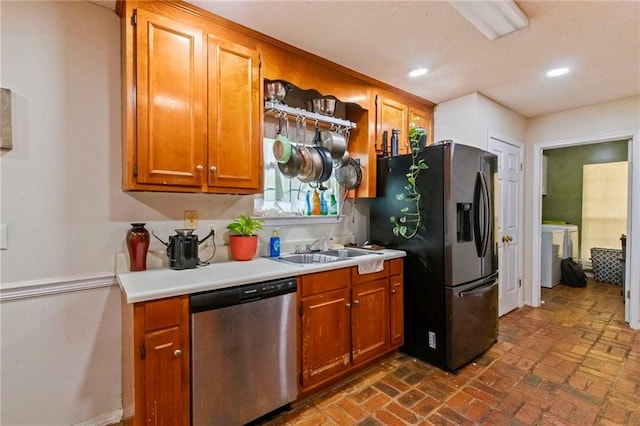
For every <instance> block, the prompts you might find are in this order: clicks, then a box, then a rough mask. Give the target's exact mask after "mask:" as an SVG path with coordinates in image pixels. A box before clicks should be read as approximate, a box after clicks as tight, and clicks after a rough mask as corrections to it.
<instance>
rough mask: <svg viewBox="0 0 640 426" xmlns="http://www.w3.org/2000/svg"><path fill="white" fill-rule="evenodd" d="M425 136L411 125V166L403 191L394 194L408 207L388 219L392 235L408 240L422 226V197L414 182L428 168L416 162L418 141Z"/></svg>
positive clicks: (422, 161) (421, 160) (418, 147)
mask: <svg viewBox="0 0 640 426" xmlns="http://www.w3.org/2000/svg"><path fill="white" fill-rule="evenodd" d="M426 134H427V132H426V131H425V130H424V129H423V128H421V127H417V126H415V125H412V126H411V129H410V130H409V146H410V148H411V166H409V171H408V172H407V173H406V175H405V176H406V177H407V184H406V185H405V186H404V189H405V190H404V191H403V192H401V193H399V194H396V200H399V201H405V202H406V203H407V204H409V205H408V206H405V207H402V208H401V209H400V213H401V214H402V216H399V217H395V216H390V217H389V221H390V222H391V223H392V224H393V234H394V235H395V236H401V237H404V238H406V239H410V238H412V237H413V236H414V235H416V234H417V233H418V229H420V225H421V224H422V217H421V215H420V198H421V197H422V195H421V194H420V192H418V188H417V187H416V180H417V179H418V175H419V174H420V172H421V171H422V170H426V169H428V168H429V167H428V166H427V165H426V164H425V162H424V159H420V160H418V161H416V158H417V157H418V154H419V153H420V152H421V151H422V147H421V146H420V139H421V138H422V136H425V135H426Z"/></svg>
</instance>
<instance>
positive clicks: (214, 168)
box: [209, 166, 218, 173]
mask: <svg viewBox="0 0 640 426" xmlns="http://www.w3.org/2000/svg"><path fill="white" fill-rule="evenodd" d="M209 170H211V173H215V172H216V170H218V169H216V166H211V168H210V169H209Z"/></svg>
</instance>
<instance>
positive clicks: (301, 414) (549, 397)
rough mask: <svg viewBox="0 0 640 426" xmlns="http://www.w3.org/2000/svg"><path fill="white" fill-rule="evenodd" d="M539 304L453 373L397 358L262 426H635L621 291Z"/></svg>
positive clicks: (637, 403) (634, 363)
mask: <svg viewBox="0 0 640 426" xmlns="http://www.w3.org/2000/svg"><path fill="white" fill-rule="evenodd" d="M542 299H543V300H544V302H545V303H544V304H543V305H542V307H540V308H530V307H524V308H522V309H517V310H515V311H513V312H511V313H509V314H507V315H505V316H504V317H502V318H500V336H499V339H498V343H496V344H495V345H494V346H493V347H492V348H491V349H489V350H488V351H487V352H486V353H485V354H484V355H482V356H481V357H480V358H478V359H477V360H475V361H474V362H473V363H471V364H469V365H467V366H466V367H464V368H462V369H461V370H460V371H459V372H458V374H451V373H448V372H444V371H442V370H439V369H438V368H436V367H433V366H431V365H429V364H427V363H425V362H422V361H420V360H417V359H415V358H413V357H410V356H408V355H405V354H402V353H399V354H397V355H395V356H392V357H390V358H388V359H386V360H384V361H382V362H380V363H378V364H376V365H374V366H372V367H371V368H369V369H367V370H365V371H363V372H361V373H358V374H357V375H355V376H352V377H350V378H347V379H345V380H344V381H343V382H341V383H338V384H336V385H335V386H333V387H331V388H328V389H325V390H324V391H321V392H319V393H317V394H315V395H312V396H310V397H308V398H306V399H304V400H302V401H298V402H297V403H295V404H294V405H293V407H292V410H291V411H290V412H287V413H284V414H281V415H280V416H278V417H276V418H274V419H272V420H270V421H268V422H266V423H264V425H265V426H266V425H268V426H285V425H360V426H375V425H563V426H572V425H576V426H584V425H640V333H639V332H638V331H635V330H631V329H629V327H628V325H627V324H626V323H625V322H624V305H623V303H622V298H621V296H620V287H619V286H616V285H612V284H604V283H597V282H595V281H593V280H589V283H588V285H587V287H586V288H570V287H566V286H563V285H559V286H556V287H554V288H553V289H542Z"/></svg>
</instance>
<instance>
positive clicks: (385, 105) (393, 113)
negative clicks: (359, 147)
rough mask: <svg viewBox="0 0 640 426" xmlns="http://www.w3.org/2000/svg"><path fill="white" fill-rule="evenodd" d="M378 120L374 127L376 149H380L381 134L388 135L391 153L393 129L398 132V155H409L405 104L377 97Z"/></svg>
mask: <svg viewBox="0 0 640 426" xmlns="http://www.w3.org/2000/svg"><path fill="white" fill-rule="evenodd" d="M377 103H378V115H377V117H378V120H377V125H376V131H377V140H378V144H379V145H378V147H379V148H382V134H383V132H385V131H386V132H387V134H388V138H387V140H388V149H389V152H390V151H391V135H392V130H393V129H398V130H399V131H400V133H399V135H398V154H407V153H409V145H408V143H407V141H408V137H409V136H408V134H407V132H408V130H409V121H408V118H407V117H408V115H409V108H408V107H407V105H406V104H404V103H402V102H399V101H397V100H394V99H391V98H389V97H386V96H378V99H377Z"/></svg>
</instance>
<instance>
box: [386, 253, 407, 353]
mask: <svg viewBox="0 0 640 426" xmlns="http://www.w3.org/2000/svg"><path fill="white" fill-rule="evenodd" d="M390 263H391V267H390V269H391V271H390V274H391V276H390V277H389V288H390V292H389V332H390V337H391V342H390V343H391V347H393V348H397V347H400V346H401V345H402V344H403V343H404V291H403V290H404V278H403V274H402V259H394V260H392V261H391V262H390Z"/></svg>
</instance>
